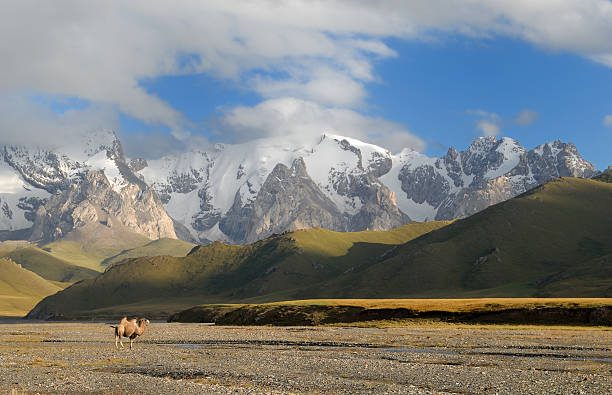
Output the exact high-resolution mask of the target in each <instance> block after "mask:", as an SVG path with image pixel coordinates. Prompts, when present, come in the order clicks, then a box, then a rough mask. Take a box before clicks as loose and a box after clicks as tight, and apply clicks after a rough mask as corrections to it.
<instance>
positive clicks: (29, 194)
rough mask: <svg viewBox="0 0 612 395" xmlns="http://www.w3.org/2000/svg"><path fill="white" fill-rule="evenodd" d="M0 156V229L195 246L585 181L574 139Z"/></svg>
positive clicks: (277, 141)
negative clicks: (118, 234) (113, 229)
mask: <svg viewBox="0 0 612 395" xmlns="http://www.w3.org/2000/svg"><path fill="white" fill-rule="evenodd" d="M2 155H3V156H2V161H0V179H2V181H3V182H2V183H0V232H2V231H4V232H6V231H16V230H24V229H30V228H31V229H32V237H33V238H34V239H37V240H38V239H45V240H48V239H55V238H57V237H61V235H64V234H66V232H70V230H71V229H74V228H75V227H76V228H78V227H79V226H82V224H84V223H87V222H91V221H93V222H96V223H107V224H110V226H113V224H121V226H127V227H129V228H130V229H133V230H135V231H136V232H139V233H140V234H143V235H146V236H147V237H152V238H157V237H160V236H168V237H175V236H176V235H178V237H180V238H182V239H185V240H190V241H196V242H202V243H206V242H209V241H214V240H223V241H227V242H231V243H245V242H250V241H254V240H257V239H260V238H263V237H266V236H268V235H270V234H272V233H279V232H283V231H285V230H291V229H297V228H304V227H314V226H321V227H325V228H329V229H333V230H340V231H360V230H365V229H376V230H382V229H390V228H392V227H396V226H399V225H402V224H405V223H407V222H410V221H426V220H434V219H452V218H461V217H465V216H468V215H471V214H473V213H475V212H478V211H480V210H482V209H484V208H486V207H488V206H490V205H492V204H495V203H498V202H501V201H504V200H507V199H509V198H511V197H513V196H516V195H518V194H521V193H523V192H525V191H527V190H528V189H530V188H533V187H535V186H537V185H539V184H542V183H543V182H546V181H548V180H550V179H552V178H554V177H560V176H573V177H585V178H587V177H591V176H592V175H593V174H594V169H593V166H592V165H591V164H590V163H589V162H588V161H586V160H584V159H583V158H582V157H581V156H580V154H579V153H578V151H577V149H576V147H575V146H574V145H573V144H571V143H562V142H560V141H555V142H552V143H546V144H542V145H540V146H538V147H536V148H534V149H532V150H529V151H527V150H526V149H525V148H523V147H521V146H520V144H519V143H518V142H517V141H516V140H513V139H510V138H502V139H499V140H498V139H495V138H492V137H487V138H479V139H476V140H475V141H474V142H473V143H472V144H471V145H470V147H468V148H467V149H466V150H464V151H457V150H456V149H454V148H452V147H451V148H449V150H448V152H447V153H446V155H444V156H443V157H441V158H432V157H427V156H425V155H423V154H421V153H418V152H415V151H411V150H408V149H406V150H403V151H401V152H400V153H398V154H392V153H391V152H389V151H388V150H386V149H384V148H381V147H378V146H375V145H372V144H367V143H364V142H361V141H358V140H355V139H351V138H348V137H343V136H337V135H330V134H322V135H321V136H320V137H318V138H316V139H313V140H307V139H298V140H296V139H295V138H294V137H292V136H287V137H280V138H274V139H262V140H254V141H250V142H248V143H245V144H235V145H230V144H228V145H223V144H217V145H215V146H214V147H212V148H211V149H209V150H206V151H198V150H195V151H191V152H185V153H183V154H179V155H169V156H166V157H163V158H160V159H156V160H147V161H145V160H142V159H138V158H132V159H129V158H126V157H125V156H124V153H123V150H122V148H121V143H120V142H119V140H118V139H117V137H116V135H115V134H114V133H113V132H112V131H97V132H91V133H84V134H83V136H82V137H81V138H77V139H75V141H72V142H70V143H69V144H67V145H64V146H60V147H56V148H54V149H49V148H48V147H47V148H44V149H42V148H36V147H13V146H7V147H2ZM158 196H159V197H158ZM162 206H163V207H162ZM164 210H165V213H164V212H163V211H164ZM32 226H33V228H32Z"/></svg>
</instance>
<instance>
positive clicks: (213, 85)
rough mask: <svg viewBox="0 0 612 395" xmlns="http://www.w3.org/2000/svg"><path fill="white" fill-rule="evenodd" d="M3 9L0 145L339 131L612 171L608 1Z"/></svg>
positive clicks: (156, 145) (178, 144)
mask: <svg viewBox="0 0 612 395" xmlns="http://www.w3.org/2000/svg"><path fill="white" fill-rule="evenodd" d="M5 8H6V9H5V12H3V14H2V15H0V33H2V34H3V36H5V37H12V40H3V42H2V43H0V50H1V51H2V53H4V54H5V56H4V62H2V64H0V144H1V143H20V142H21V143H24V142H28V141H30V140H32V141H35V142H41V141H45V142H47V143H49V144H52V143H53V142H56V141H58V140H61V139H66V138H70V135H71V133H76V132H82V129H83V128H86V129H87V128H91V129H95V128H102V127H107V128H114V129H116V130H118V131H119V133H120V135H121V136H122V139H123V140H124V144H125V145H126V150H127V152H128V154H130V155H134V156H137V155H138V156H145V157H157V156H160V155H163V154H166V153H172V152H177V151H179V152H180V151H182V150H186V149H191V148H199V147H204V148H206V146H207V145H209V144H210V143H213V142H216V141H223V142H229V143H241V142H246V141H249V140H252V139H256V138H267V137H275V136H282V135H286V134H293V135H296V136H302V135H303V136H305V137H309V136H314V135H318V134H320V133H323V132H324V131H333V132H335V133H339V134H344V135H347V136H350V137H355V138H359V139H362V140H366V141H369V142H372V143H375V144H379V145H381V146H384V147H385V148H388V149H390V150H392V151H394V152H397V151H399V150H401V149H402V148H403V147H410V148H412V149H417V150H420V151H423V152H425V153H426V154H428V155H436V156H437V155H443V154H444V153H445V152H446V150H447V149H448V147H449V146H451V145H452V146H454V147H456V148H457V149H465V148H466V147H467V146H468V145H469V144H470V142H471V141H472V140H473V139H474V138H476V137H479V136H483V135H493V136H495V137H498V138H499V137H502V136H508V137H513V138H516V139H517V140H519V141H520V142H521V144H522V145H523V146H524V147H526V148H527V149H531V148H533V147H534V146H536V145H538V144H541V143H543V142H548V141H552V140H556V139H560V140H562V141H566V142H567V141H571V142H574V143H575V144H576V145H577V147H578V149H579V151H580V152H581V153H582V155H583V156H584V157H585V158H587V159H588V160H590V161H591V162H593V163H594V164H595V166H596V167H597V168H599V169H603V168H605V167H607V166H608V165H610V164H612V156H611V155H610V154H609V153H608V152H609V147H610V146H612V98H611V95H610V94H609V92H610V90H611V89H610V88H611V87H612V2H610V1H609V0H584V1H580V2H576V1H571V0H556V1H552V0H550V1H549V0H540V1H537V2H533V1H528V0H512V1H510V0H491V1H488V0H473V1H469V2H467V1H466V2H464V3H461V2H460V3H456V2H451V1H448V0H427V1H426V0H414V1H411V2H405V1H378V2H377V1H368V2H355V1H342V0H339V1H337V2H328V1H316V0H313V1H299V0H295V1H292V2H284V3H279V2H268V1H264V0H261V1H256V2H246V1H245V2H242V1H240V0H237V1H235V2H223V1H216V0H207V1H204V2H202V1H195V2H190V1H184V2H180V3H177V5H176V7H173V8H172V9H170V10H169V9H168V8H167V7H166V4H165V2H163V1H154V0H152V1H142V2H140V1H134V2H130V3H124V2H120V1H108V2H98V3H93V2H92V3H87V2H75V1H70V0H62V1H58V2H54V4H44V3H43V4H41V3H37V2H29V1H23V2H18V3H15V4H9V5H7V6H6V7H5ZM34 11H36V12H34ZM59 11H61V12H59ZM26 22H27V23H26ZM16 130H18V131H19V133H16V132H15V131H16Z"/></svg>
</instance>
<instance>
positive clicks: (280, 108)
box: [216, 98, 425, 152]
mask: <svg viewBox="0 0 612 395" xmlns="http://www.w3.org/2000/svg"><path fill="white" fill-rule="evenodd" d="M216 126H217V128H216V131H217V133H218V134H219V135H220V136H223V137H224V138H225V139H227V141H228V142H242V141H246V140H251V139H256V138H262V137H273V136H287V135H290V136H294V138H296V139H311V138H313V137H315V136H320V135H321V134H322V133H323V132H328V133H333V134H340V135H343V136H347V137H353V138H357V139H360V140H363V141H369V142H372V143H374V144H378V145H380V146H382V147H384V148H387V149H389V150H390V151H392V152H398V151H401V150H402V148H405V147H409V148H412V149H415V150H417V151H423V150H424V149H425V143H424V142H423V140H421V139H420V138H418V137H417V136H415V135H413V134H412V133H410V132H409V131H408V130H406V129H405V128H404V127H402V126H401V125H399V124H396V123H394V122H389V121H386V120H384V119H381V118H373V117H367V116H364V115H361V114H359V113H357V112H355V111H352V110H347V109H338V108H327V107H323V106H321V105H319V104H317V103H314V102H311V101H305V100H299V99H294V98H279V99H271V100H267V101H264V102H262V103H260V104H258V105H256V106H254V107H244V106H242V107H235V108H232V109H230V110H228V111H227V112H226V113H225V114H224V115H223V116H221V117H220V118H219V119H217V125H216Z"/></svg>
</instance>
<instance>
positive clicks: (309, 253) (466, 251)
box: [36, 178, 612, 314]
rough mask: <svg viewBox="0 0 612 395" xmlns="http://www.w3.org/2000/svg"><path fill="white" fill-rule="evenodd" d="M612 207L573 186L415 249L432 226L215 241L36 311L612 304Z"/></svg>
mask: <svg viewBox="0 0 612 395" xmlns="http://www.w3.org/2000/svg"><path fill="white" fill-rule="evenodd" d="M610 207H612V184H608V183H605V182H599V181H593V180H582V179H570V178H564V179H559V180H555V181H553V182H550V183H547V184H545V185H543V186H541V187H538V188H536V189H534V190H532V191H530V192H528V193H526V194H523V195H522V196H519V197H517V198H515V199H511V200H510V201H507V202H504V203H501V204H498V205H496V206H493V207H490V208H488V209H486V210H484V211H482V212H480V213H478V214H476V215H474V216H472V217H469V218H466V219H464V220H460V221H456V222H453V223H451V224H450V225H448V226H444V227H441V226H442V225H443V224H437V225H433V226H434V227H436V226H438V227H441V229H438V230H434V231H432V232H430V233H427V234H425V235H423V236H420V237H417V238H416V239H414V240H411V241H409V242H407V243H405V244H396V245H393V244H394V243H404V242H405V241H407V240H409V239H410V238H412V237H416V236H418V235H419V234H422V233H426V232H427V231H429V230H432V228H431V226H432V225H431V224H411V225H409V226H407V227H403V228H401V229H399V230H394V231H391V232H381V233H376V232H359V233H352V234H351V233H347V234H337V233H335V232H330V231H326V230H321V229H312V230H306V231H297V232H293V233H288V234H284V235H280V236H276V237H272V238H269V239H266V240H263V241H260V242H258V243H255V244H252V245H248V246H228V245H224V244H222V243H213V244H212V245H210V246H206V247H199V248H198V249H197V250H195V251H194V252H192V253H191V254H190V255H189V256H187V257H185V258H173V257H157V258H140V259H134V260H131V261H128V262H127V263H126V264H123V265H119V266H117V267H115V268H113V269H111V270H109V271H108V272H107V273H105V274H104V275H102V276H100V277H98V278H96V279H95V280H88V281H85V282H83V283H80V284H77V285H75V286H73V287H71V288H69V289H67V290H66V291H65V292H62V293H59V294H58V295H55V296H53V297H52V298H49V299H47V300H46V301H44V302H43V303H42V304H41V306H39V308H38V309H36V311H41V312H44V313H48V312H64V313H70V312H72V313H74V312H75V311H82V312H84V311H91V310H95V309H98V310H99V312H101V311H106V312H109V311H117V312H119V311H124V312H129V311H130V310H129V309H140V310H142V311H145V310H146V311H150V312H154V311H161V310H160V307H159V306H161V305H163V306H164V309H172V308H175V309H178V308H180V307H181V306H186V304H187V303H193V301H195V300H198V302H197V303H193V304H201V303H228V302H243V303H244V302H247V303H261V302H270V301H275V300H290V299H310V298H334V299H336V298H415V297H416V298H423V297H426V298H427V297H444V298H455V297H518V296H520V297H533V296H557V295H559V296H572V297H580V296H598V297H608V296H612V289H611V288H610V284H609V278H610V276H609V275H608V274H606V273H608V272H609V265H608V264H607V262H608V261H605V259H606V256H608V255H609V254H612V232H610V229H612V215H610V213H611V212H612V211H611V210H610ZM400 235H404V236H400ZM602 260H604V261H602ZM602 262H603V263H602ZM593 279H599V281H598V282H593V281H591V280H593ZM568 294H569V295H568ZM128 304H130V305H131V306H127V305H128ZM119 305H122V306H121V307H118V306H119ZM186 307H188V305H187V306H186ZM156 309H157V310H156ZM137 311H138V310H135V312H137ZM70 314H71V313H70Z"/></svg>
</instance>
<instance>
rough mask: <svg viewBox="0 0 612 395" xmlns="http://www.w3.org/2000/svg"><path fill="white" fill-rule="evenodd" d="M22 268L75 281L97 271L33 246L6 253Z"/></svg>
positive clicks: (50, 277)
mask: <svg viewBox="0 0 612 395" xmlns="http://www.w3.org/2000/svg"><path fill="white" fill-rule="evenodd" d="M6 257H7V258H10V259H11V260H13V261H14V262H16V263H18V264H20V265H21V266H22V267H23V268H24V269H27V270H29V271H32V272H34V273H36V274H38V275H39V276H41V277H43V278H44V279H47V280H52V281H59V282H75V281H80V280H84V279H86V278H93V277H95V276H97V275H98V274H99V272H97V271H95V270H91V269H87V268H85V267H81V266H76V265H73V264H71V263H69V262H66V261H65V260H63V259H60V258H58V257H56V256H54V255H52V254H50V253H48V252H47V251H44V250H41V249H40V248H38V247H35V246H29V247H25V248H19V249H16V250H14V251H13V252H11V253H9V254H7V255H6Z"/></svg>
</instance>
